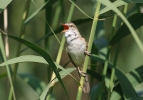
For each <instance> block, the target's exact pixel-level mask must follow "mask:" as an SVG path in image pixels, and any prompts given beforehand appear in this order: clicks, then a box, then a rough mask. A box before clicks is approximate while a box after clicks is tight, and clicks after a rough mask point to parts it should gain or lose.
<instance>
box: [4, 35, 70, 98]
mask: <svg viewBox="0 0 143 100" xmlns="http://www.w3.org/2000/svg"><path fill="white" fill-rule="evenodd" d="M3 35H5V34H3ZM7 36H8V37H9V38H12V39H14V40H16V41H18V42H20V43H22V44H24V45H26V46H28V47H29V48H31V49H32V50H34V51H35V52H37V53H38V54H40V55H41V56H42V57H43V58H44V59H45V60H46V61H47V62H48V63H49V65H50V66H51V68H52V70H53V71H54V73H55V75H56V77H57V78H58V80H59V82H60V84H61V85H62V87H63V89H64V90H65V92H66V94H67V95H68V97H69V94H68V92H67V90H66V88H65V86H64V84H63V82H62V79H61V77H60V74H59V72H58V69H57V67H56V65H55V63H54V62H53V60H52V58H51V57H50V55H49V54H48V53H47V52H46V51H44V50H43V49H41V48H40V47H38V46H37V45H35V44H33V43H31V42H29V41H26V40H24V39H21V38H18V37H15V36H12V35H7ZM69 98H70V97H69Z"/></svg>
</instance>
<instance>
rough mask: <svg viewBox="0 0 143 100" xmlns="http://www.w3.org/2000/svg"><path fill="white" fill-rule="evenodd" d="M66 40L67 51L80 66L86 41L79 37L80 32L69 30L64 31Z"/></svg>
mask: <svg viewBox="0 0 143 100" xmlns="http://www.w3.org/2000/svg"><path fill="white" fill-rule="evenodd" d="M65 37H66V42H67V45H66V47H67V51H68V53H69V54H70V56H71V58H72V60H73V61H74V63H75V64H76V65H77V66H82V64H83V62H84V58H85V55H84V52H85V51H86V43H85V41H84V40H83V39H81V36H80V34H79V35H78V34H75V33H73V32H71V31H68V32H66V33H65Z"/></svg>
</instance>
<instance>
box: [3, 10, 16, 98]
mask: <svg viewBox="0 0 143 100" xmlns="http://www.w3.org/2000/svg"><path fill="white" fill-rule="evenodd" d="M7 29H8V12H7V8H6V9H5V10H4V31H5V33H7ZM0 44H1V47H0V48H1V52H2V56H3V58H4V61H7V58H8V56H9V45H8V37H5V49H4V46H3V41H2V36H1V33H0ZM6 70H7V74H8V79H9V82H10V86H11V87H10V90H9V96H8V100H10V97H12V95H13V99H14V100H16V97H15V92H14V87H13V83H12V78H11V72H10V68H9V66H8V65H6Z"/></svg>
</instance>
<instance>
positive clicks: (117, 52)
mask: <svg viewBox="0 0 143 100" xmlns="http://www.w3.org/2000/svg"><path fill="white" fill-rule="evenodd" d="M127 9H128V5H125V6H124V10H123V13H124V14H126V13H127ZM116 19H117V15H115V16H114V20H113V25H112V26H114V27H115V26H116V22H117V20H116ZM113 33H114V29H113V31H112V36H113ZM119 47H120V41H119V42H118V44H117V48H116V50H115V51H116V52H115V57H114V61H113V68H112V73H111V78H110V83H109V91H108V100H110V96H111V93H112V89H113V86H114V84H113V81H114V77H115V70H116V65H117V59H118V54H119Z"/></svg>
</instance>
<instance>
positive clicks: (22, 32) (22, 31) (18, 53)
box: [13, 0, 30, 81]
mask: <svg viewBox="0 0 143 100" xmlns="http://www.w3.org/2000/svg"><path fill="white" fill-rule="evenodd" d="M29 8H30V0H26V3H25V8H24V12H23V17H22V25H21V29H20V38H24V35H25V30H26V26H25V25H24V24H23V23H24V21H25V19H26V18H27V17H28V12H29ZM21 46H22V44H21V43H20V44H18V50H17V54H16V57H18V56H19V55H20V49H21ZM17 69H18V63H17V64H15V65H14V71H13V81H14V80H15V78H16V73H17Z"/></svg>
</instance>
